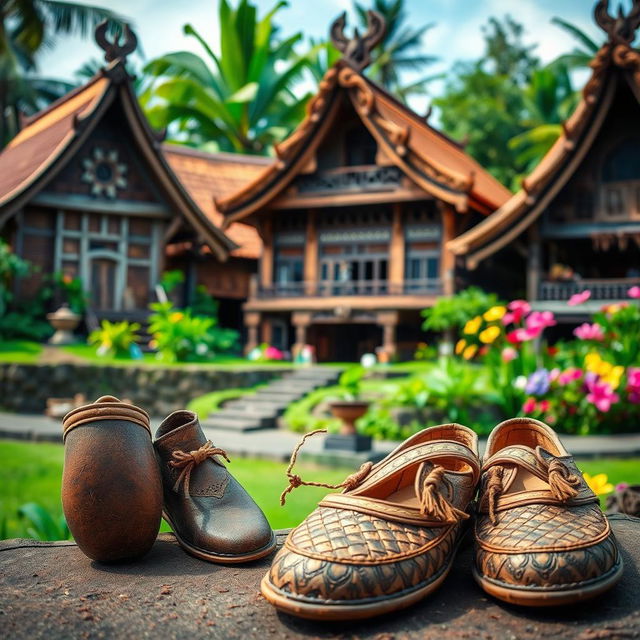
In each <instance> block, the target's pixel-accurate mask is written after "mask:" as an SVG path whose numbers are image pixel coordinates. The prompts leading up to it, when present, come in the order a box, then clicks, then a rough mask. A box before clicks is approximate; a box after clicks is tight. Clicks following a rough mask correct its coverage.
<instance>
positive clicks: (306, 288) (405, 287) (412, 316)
mask: <svg viewBox="0 0 640 640" xmlns="http://www.w3.org/2000/svg"><path fill="white" fill-rule="evenodd" d="M343 27H344V16H343V17H342V18H340V19H339V20H337V21H336V22H335V23H334V25H333V28H332V39H333V42H334V44H335V45H336V46H337V47H338V48H339V49H340V50H341V51H342V52H343V57H342V59H341V60H340V61H338V62H337V63H336V64H335V65H334V66H332V67H331V68H330V69H329V70H328V71H327V72H326V74H325V76H324V77H323V79H322V81H321V82H320V85H319V90H318V93H317V94H316V95H315V97H314V98H312V100H311V101H310V102H309V105H308V108H307V116H306V118H305V119H304V121H303V122H302V123H301V124H300V125H299V126H298V127H297V129H296V130H295V131H294V132H293V133H292V134H291V136H290V137H289V138H287V139H286V140H285V141H284V142H283V143H282V144H280V145H278V146H277V147H276V155H277V157H276V159H275V160H274V161H273V162H272V163H271V164H270V165H269V166H268V167H266V168H265V169H264V170H263V171H262V172H261V173H260V174H259V175H258V176H257V177H256V178H255V180H253V181H252V182H250V183H249V184H248V185H247V186H245V187H244V188H242V189H240V190H239V191H238V192H237V193H234V194H232V195H229V196H227V197H224V198H217V199H216V207H217V209H218V210H219V211H220V212H222V214H223V215H224V225H223V228H225V229H230V228H231V226H232V225H233V224H237V223H238V222H240V221H242V222H245V223H247V224H250V225H253V226H254V227H255V228H256V229H257V230H258V233H259V234H260V237H261V238H262V242H263V252H262V255H261V258H260V265H259V277H258V278H257V281H256V282H255V284H254V287H253V288H252V290H251V292H250V296H249V299H248V301H247V302H246V304H245V305H244V319H245V325H246V327H247V330H248V331H247V333H248V343H247V348H248V349H250V348H252V347H254V346H255V345H256V344H257V343H258V342H260V341H266V342H269V343H272V344H275V345H276V346H278V347H281V348H290V347H292V346H293V345H302V344H307V343H309V344H312V345H314V346H315V348H316V351H317V356H318V359H319V360H325V361H326V360H329V361H331V360H353V359H356V358H358V357H359V356H360V355H362V354H363V353H365V352H368V351H373V350H374V349H375V348H376V347H380V346H382V347H383V348H384V349H385V350H386V351H387V352H388V353H393V352H396V351H397V350H398V349H399V348H400V350H403V349H405V350H406V351H407V352H408V353H409V352H410V353H412V350H413V349H414V348H415V345H416V343H417V342H418V341H419V340H420V339H421V338H420V335H421V334H420V325H421V320H420V315H419V312H420V310H421V309H424V308H425V307H427V306H429V305H432V304H433V302H434V301H435V300H436V298H437V297H438V296H439V295H443V294H444V295H446V294H450V293H452V292H453V291H454V289H455V286H456V285H455V282H454V257H453V253H452V252H451V251H449V250H448V249H447V248H446V243H447V242H448V241H449V240H451V239H453V238H455V237H456V236H458V234H460V233H461V232H462V231H464V230H466V229H469V228H470V227H472V226H473V225H474V224H475V223H477V222H478V221H479V220H481V219H482V218H483V217H484V216H486V215H488V214H490V213H492V212H493V211H494V210H495V209H496V208H497V207H499V206H500V205H502V204H503V203H504V202H505V201H506V200H507V199H508V197H509V195H510V192H509V191H508V190H507V189H505V187H503V186H502V185H501V184H500V183H498V182H497V181H496V180H495V179H494V178H493V177H492V176H490V175H489V174H488V173H487V172H486V171H485V170H484V169H483V168H482V167H480V166H479V165H478V164H477V163H476V162H475V161H474V160H473V159H472V158H471V157H469V156H468V155H467V154H466V153H465V152H464V150H463V149H462V148H461V147H460V145H458V144H457V143H455V142H454V141H453V140H450V139H449V138H447V137H446V136H444V135H443V134H441V133H439V132H438V131H437V130H436V129H434V128H433V127H432V126H430V125H429V124H428V123H427V121H426V119H425V118H424V117H420V116H419V115H417V114H416V113H414V112H412V111H411V110H410V109H408V108H407V107H406V106H405V105H403V104H401V103H400V102H398V101H397V100H396V99H394V98H393V97H392V96H391V95H389V94H388V93H387V92H386V91H385V90H384V89H382V88H381V87H379V86H377V85H376V84H374V83H373V82H371V81H370V80H369V79H367V78H366V77H365V76H364V75H363V74H362V70H363V69H364V68H365V67H366V66H367V64H368V63H369V61H370V51H371V50H372V48H373V47H374V46H375V44H376V43H377V42H378V41H379V39H380V37H381V35H382V31H381V30H382V29H383V28H384V27H383V23H382V20H381V18H380V16H378V15H377V14H375V13H374V12H369V28H368V31H367V33H366V34H365V35H364V36H362V37H360V36H358V34H357V32H356V35H355V37H354V39H353V40H351V41H348V40H347V39H346V38H345V37H344V33H343Z"/></svg>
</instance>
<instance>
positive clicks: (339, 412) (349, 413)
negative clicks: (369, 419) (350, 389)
mask: <svg viewBox="0 0 640 640" xmlns="http://www.w3.org/2000/svg"><path fill="white" fill-rule="evenodd" d="M329 409H330V410H331V413H332V414H333V416H334V417H335V418H339V419H340V420H342V427H341V428H340V433H342V434H344V435H351V434H354V433H355V432H356V426H355V424H354V423H355V421H356V420H357V419H358V418H361V417H362V416H363V415H364V414H365V413H367V410H368V409H369V403H368V402H362V401H360V400H351V401H349V400H345V401H342V402H332V403H331V404H330V405H329Z"/></svg>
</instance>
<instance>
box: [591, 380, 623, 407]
mask: <svg viewBox="0 0 640 640" xmlns="http://www.w3.org/2000/svg"><path fill="white" fill-rule="evenodd" d="M585 384H586V388H587V391H588V392H589V393H588V394H587V402H591V403H592V404H594V405H595V407H596V409H597V410H598V411H602V413H607V411H609V409H611V405H612V404H614V403H616V402H618V400H620V396H619V395H618V394H617V393H614V392H613V389H612V388H611V387H610V386H609V385H608V384H607V383H606V382H601V381H600V380H599V379H598V378H597V376H593V377H591V376H589V377H588V378H586V379H585Z"/></svg>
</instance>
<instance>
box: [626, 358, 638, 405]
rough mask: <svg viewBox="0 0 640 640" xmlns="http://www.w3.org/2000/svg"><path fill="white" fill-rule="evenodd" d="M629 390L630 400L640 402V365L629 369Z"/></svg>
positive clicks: (635, 402) (634, 402)
mask: <svg viewBox="0 0 640 640" xmlns="http://www.w3.org/2000/svg"><path fill="white" fill-rule="evenodd" d="M627 391H628V392H629V402H632V403H633V404H640V367H629V368H628V369H627Z"/></svg>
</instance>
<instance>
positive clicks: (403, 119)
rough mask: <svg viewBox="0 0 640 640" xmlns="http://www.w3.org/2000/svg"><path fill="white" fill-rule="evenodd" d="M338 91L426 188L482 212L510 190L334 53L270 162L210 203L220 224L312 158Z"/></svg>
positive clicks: (258, 202)
mask: <svg viewBox="0 0 640 640" xmlns="http://www.w3.org/2000/svg"><path fill="white" fill-rule="evenodd" d="M338 91H344V92H346V94H347V95H348V97H349V99H350V101H351V103H352V105H353V107H354V109H355V111H356V113H357V114H358V115H359V117H360V118H361V120H362V122H363V123H364V125H365V126H366V127H367V129H368V130H369V131H370V132H371V134H372V135H373V137H374V138H375V139H376V141H377V142H378V145H379V146H380V147H381V148H382V149H383V150H384V152H385V154H386V155H387V157H388V158H389V159H390V160H391V162H393V163H394V164H395V165H397V166H398V167H399V168H400V169H401V170H402V171H404V173H405V174H407V175H408V176H409V177H410V178H411V179H412V180H413V181H414V182H415V183H416V184H417V185H418V186H419V187H421V188H422V189H424V191H425V192H427V193H429V194H430V195H433V196H434V197H437V198H439V199H441V200H444V201H445V202H449V203H451V204H452V205H454V206H455V207H456V208H457V209H458V211H466V210H467V209H468V208H469V207H470V206H472V207H475V208H477V209H478V210H479V211H481V212H483V213H490V212H491V211H493V210H494V209H496V208H497V207H499V206H500V205H501V204H502V203H504V202H505V201H506V200H507V199H508V198H509V196H510V195H511V192H510V191H509V190H508V189H507V188H506V187H504V186H503V185H502V184H500V182H498V181H497V180H496V179H495V178H493V176H491V175H490V174H489V173H488V172H487V171H486V170H485V169H483V168H482V167H481V166H480V165H479V164H478V163H477V162H476V161H475V160H474V159H473V158H471V157H470V156H469V155H468V154H466V153H465V152H464V151H463V150H462V149H461V148H460V146H459V145H458V144H456V143H455V142H453V141H452V140H451V139H449V138H447V137H446V136H445V135H443V134H442V133H440V132H438V131H437V130H436V129H434V128H433V127H431V126H430V125H429V124H427V123H426V122H425V120H424V119H423V118H420V117H419V116H418V115H417V114H415V113H414V112H413V111H411V110H410V109H409V108H407V107H406V106H405V105H403V104H402V103H400V102H399V101H398V100H396V99H395V98H393V97H392V96H391V95H389V94H388V93H387V92H386V91H385V90H384V89H382V88H381V87H379V86H378V85H376V84H375V83H373V82H371V81H370V80H368V79H367V78H366V77H365V76H363V75H362V74H361V73H359V72H358V71H356V70H355V69H353V68H352V67H350V66H349V65H348V64H347V63H346V62H345V61H344V60H340V61H338V62H337V63H336V64H335V65H334V66H332V67H331V68H330V69H329V70H328V71H327V73H326V74H325V75H324V77H323V79H322V80H321V82H320V84H319V90H318V93H317V94H316V95H315V96H314V97H313V98H312V99H311V100H310V101H309V104H308V105H307V115H306V117H305V119H304V120H303V121H302V122H301V123H300V124H299V125H298V127H297V128H296V129H295V131H294V132H293V133H292V134H291V135H290V136H289V137H288V138H287V139H286V140H285V141H284V142H282V143H281V144H280V145H278V146H277V147H276V155H277V158H276V159H275V160H274V161H273V162H272V163H271V165H270V166H268V167H267V168H266V169H265V170H264V171H263V172H262V173H261V174H260V175H258V176H257V177H256V178H255V179H254V180H253V181H252V182H251V183H249V184H248V185H246V186H245V187H244V188H242V189H240V190H239V191H237V192H236V193H234V194H232V195H229V196H227V197H224V198H218V199H216V207H217V209H218V210H219V211H220V212H222V213H223V214H224V220H225V222H224V226H223V228H227V227H228V226H229V225H230V224H231V223H232V222H234V221H237V220H241V219H243V218H245V217H247V216H249V215H251V214H252V213H253V212H254V211H256V210H257V209H259V208H260V207H262V206H264V205H265V204H266V203H267V202H269V201H271V200H272V199H273V198H275V197H276V196H277V195H278V194H280V193H281V192H282V191H283V190H284V189H285V188H286V187H287V185H288V184H289V183H290V182H291V181H292V180H293V178H294V177H295V176H296V175H297V173H298V172H299V171H300V169H301V168H302V167H303V166H304V165H305V163H306V162H307V161H308V160H309V159H310V158H312V157H313V154H314V153H315V151H316V149H317V148H318V146H319V144H320V143H321V141H322V140H323V139H324V136H325V135H326V134H327V133H328V132H329V130H330V127H331V124H332V121H333V118H334V117H335V116H336V113H337V110H338V106H339V101H338V100H336V94H337V93H338Z"/></svg>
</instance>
